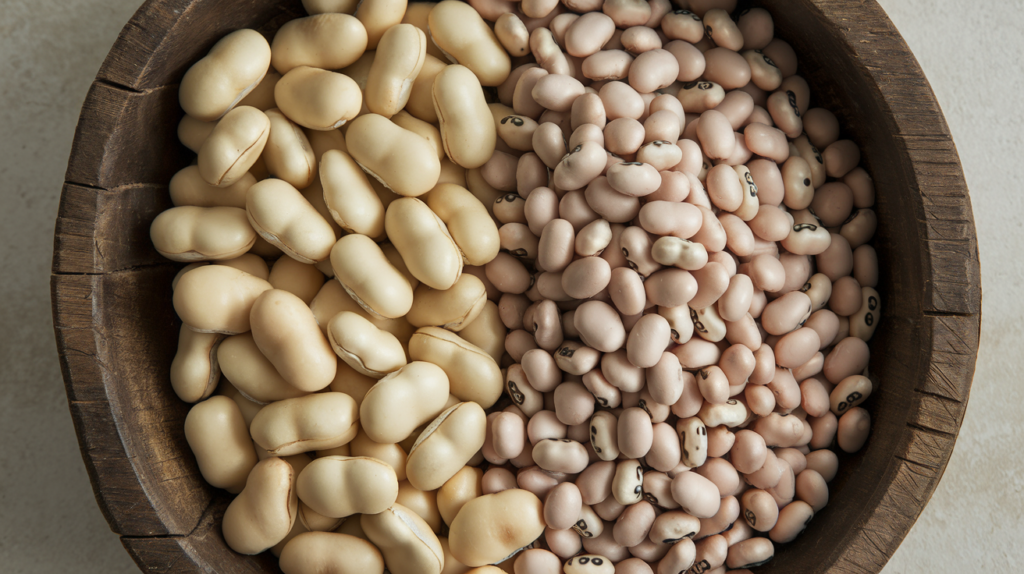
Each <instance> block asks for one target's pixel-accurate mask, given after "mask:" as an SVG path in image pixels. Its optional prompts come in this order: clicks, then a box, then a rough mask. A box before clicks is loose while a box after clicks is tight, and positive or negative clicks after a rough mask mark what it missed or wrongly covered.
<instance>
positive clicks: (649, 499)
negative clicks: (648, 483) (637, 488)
mask: <svg viewBox="0 0 1024 574" xmlns="http://www.w3.org/2000/svg"><path fill="white" fill-rule="evenodd" d="M644 500H646V501H647V502H650V503H651V504H653V505H655V506H661V505H660V504H658V497H656V496H654V495H653V494H651V493H650V492H645V493H644Z"/></svg>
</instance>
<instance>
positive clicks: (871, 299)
mask: <svg viewBox="0 0 1024 574" xmlns="http://www.w3.org/2000/svg"><path fill="white" fill-rule="evenodd" d="M868 309H870V310H872V311H874V310H875V309H878V299H876V298H875V296H874V295H870V296H868Z"/></svg>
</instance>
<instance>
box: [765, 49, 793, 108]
mask: <svg viewBox="0 0 1024 574" xmlns="http://www.w3.org/2000/svg"><path fill="white" fill-rule="evenodd" d="M765 57H767V56H765ZM776 67H778V66H776ZM786 98H787V99H788V100H789V107H791V108H793V113H794V114H796V117H798V118H799V117H800V106H798V105H796V94H794V93H793V90H786Z"/></svg>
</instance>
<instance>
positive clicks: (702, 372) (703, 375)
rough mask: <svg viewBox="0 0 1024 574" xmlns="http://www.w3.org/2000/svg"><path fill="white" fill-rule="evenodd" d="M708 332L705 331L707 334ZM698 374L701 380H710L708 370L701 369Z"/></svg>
mask: <svg viewBox="0 0 1024 574" xmlns="http://www.w3.org/2000/svg"><path fill="white" fill-rule="evenodd" d="M706 332H707V331H705V333H706ZM697 372H698V373H700V378H702V379H706V378H708V370H707V369H701V370H699V371H697Z"/></svg>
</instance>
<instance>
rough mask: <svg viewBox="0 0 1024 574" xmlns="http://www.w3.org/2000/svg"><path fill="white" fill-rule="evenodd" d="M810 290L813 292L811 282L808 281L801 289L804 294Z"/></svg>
mask: <svg viewBox="0 0 1024 574" xmlns="http://www.w3.org/2000/svg"><path fill="white" fill-rule="evenodd" d="M810 290H811V282H810V281H808V282H807V283H804V286H803V287H801V288H800V291H802V292H803V293H806V292H808V291H810Z"/></svg>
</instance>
